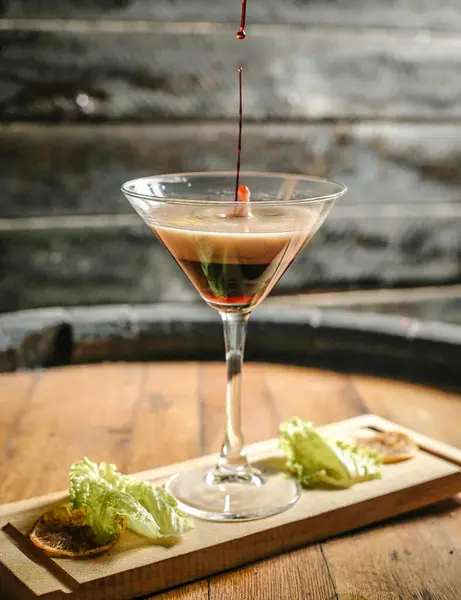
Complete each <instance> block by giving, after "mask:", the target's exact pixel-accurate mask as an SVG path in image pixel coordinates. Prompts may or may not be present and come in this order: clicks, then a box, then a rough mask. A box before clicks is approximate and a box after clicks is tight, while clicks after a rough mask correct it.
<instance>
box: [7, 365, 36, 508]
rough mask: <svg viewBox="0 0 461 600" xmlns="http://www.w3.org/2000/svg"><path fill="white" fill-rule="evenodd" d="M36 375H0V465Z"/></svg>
mask: <svg viewBox="0 0 461 600" xmlns="http://www.w3.org/2000/svg"><path fill="white" fill-rule="evenodd" d="M38 377H39V375H38V374H37V373H17V375H16V377H1V376H0V465H1V464H2V462H4V461H5V460H6V459H7V458H8V456H9V455H10V454H11V452H12V449H11V441H12V438H14V436H15V433H16V430H17V428H18V425H19V422H20V420H21V417H22V415H23V414H24V412H25V411H26V410H27V407H28V404H29V401H30V399H31V397H32V393H33V389H34V385H35V383H36V381H37V379H38ZM0 468H1V467H0ZM0 499H1V496H0ZM0 501H1V500H0Z"/></svg>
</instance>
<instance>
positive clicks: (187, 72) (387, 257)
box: [0, 0, 461, 316]
mask: <svg viewBox="0 0 461 600" xmlns="http://www.w3.org/2000/svg"><path fill="white" fill-rule="evenodd" d="M239 13H240V1H239V0H212V1H211V0H149V1H147V0H48V1H47V0H42V1H40V0H0V16H1V17H2V18H1V19H0V120H1V123H0V282H1V283H0V285H1V293H0V311H8V310H17V309H21V308H32V307H37V306H47V305H60V306H66V305H75V304H100V303H111V302H118V303H120V302H127V303H129V302H155V301H171V300H176V301H178V300H180V301H182V300H184V301H190V300H191V299H193V300H197V297H196V294H195V292H194V291H193V290H192V288H191V285H190V283H189V282H188V281H187V280H186V279H185V277H184V276H183V275H182V273H180V271H179V269H178V267H177V266H176V265H175V263H174V262H173V260H172V259H171V258H170V257H169V256H168V255H167V253H166V252H165V251H164V250H163V249H162V248H161V247H160V246H159V245H158V243H157V242H156V241H155V240H154V239H153V238H152V236H151V235H150V233H149V232H148V231H146V229H145V227H144V225H143V224H142V223H141V222H140V221H139V219H138V217H137V216H136V215H135V214H134V213H133V212H132V210H131V208H130V207H129V205H128V204H127V202H126V201H125V200H124V199H123V198H122V197H121V194H120V193H119V187H120V184H121V183H122V182H123V181H124V180H126V179H129V178H132V177H136V176H141V175H147V174H152V173H155V172H167V171H181V170H203V169H232V168H234V166H235V145H236V135H237V128H236V111H237V76H236V67H237V65H238V64H243V65H244V67H245V114H246V122H245V129H244V152H243V155H242V161H243V167H244V168H249V169H262V170H278V171H281V170H282V171H292V172H302V173H309V174H314V175H320V176H329V177H333V178H336V179H338V180H341V181H343V182H345V183H346V184H347V185H348V187H349V194H348V196H347V197H346V198H345V199H344V200H343V201H341V202H340V203H338V205H337V206H336V208H335V209H334V212H333V213H332V215H331V218H330V220H329V222H327V224H326V225H325V226H324V228H323V229H322V230H321V231H320V232H319V233H318V235H317V237H316V239H315V240H314V241H313V243H312V245H311V246H310V247H308V248H307V249H306V250H305V251H304V252H303V254H302V255H301V256H300V257H299V259H298V260H297V262H296V264H295V265H294V267H293V268H292V269H291V271H289V272H288V273H287V275H286V276H285V277H284V279H283V280H282V282H281V283H280V285H279V286H278V287H277V291H278V292H279V293H280V292H296V291H305V290H310V289H316V290H319V289H323V290H328V289H345V288H359V287H372V288H374V287H387V288H392V287H395V286H420V285H450V284H454V283H458V282H460V281H461V202H460V200H461V77H460V72H461V36H460V32H461V4H460V3H459V1H458V0H438V2H434V1H433V0H347V1H346V0H283V1H280V0H248V19H247V22H248V26H247V33H248V34H249V37H248V39H247V40H245V41H244V42H238V41H237V40H236V39H235V32H236V30H237V29H238V22H239ZM442 316H443V315H442Z"/></svg>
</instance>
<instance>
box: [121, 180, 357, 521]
mask: <svg viewBox="0 0 461 600" xmlns="http://www.w3.org/2000/svg"><path fill="white" fill-rule="evenodd" d="M240 181H241V183H242V184H244V185H245V186H247V187H248V188H249V190H250V193H251V201H250V202H246V203H243V202H236V201H235V173H234V172H203V173H179V174H171V175H158V176H153V177H145V178H141V179H136V180H133V181H128V182H127V183H125V184H124V185H123V186H122V191H123V193H124V194H125V196H126V197H127V199H128V200H129V201H130V203H131V204H132V206H133V208H134V209H135V210H136V212H137V213H138V214H139V215H140V216H141V217H142V218H143V220H144V221H145V222H146V224H147V225H148V227H149V228H150V229H151V230H152V231H153V233H155V234H156V236H157V237H158V238H159V240H160V241H161V242H162V243H163V244H164V245H165V246H166V248H168V250H169V251H170V252H171V254H172V256H173V257H174V259H175V260H176V262H177V263H178V264H179V265H180V266H181V268H182V269H183V271H184V272H185V273H186V274H187V275H188V277H189V279H190V280H191V282H192V283H193V285H194V286H195V287H196V289H197V291H198V292H199V294H200V295H201V296H202V298H203V299H204V300H205V302H206V303H207V304H208V305H209V306H211V307H212V308H214V309H216V310H217V311H218V312H219V314H220V316H221V319H222V321H223V326H224V338H225V348H226V364H227V393H226V418H225V431H224V441H223V444H222V448H221V454H220V457H219V460H218V463H217V464H216V465H214V466H213V465H210V466H209V467H207V468H203V467H199V468H195V469H191V470H185V471H182V472H179V473H176V474H175V475H173V477H172V478H171V479H170V480H169V481H168V482H167V483H166V488H167V489H168V490H169V491H170V492H171V493H172V494H173V496H174V497H175V498H176V500H177V501H178V504H179V506H180V507H181V508H182V509H183V510H185V511H186V512H188V513H189V514H192V515H193V516H196V517H199V518H204V519H210V520H218V521H233V520H244V519H258V518H262V517H266V516H269V515H273V514H276V513H279V512H281V511H283V510H285V509H287V508H289V507H290V506H292V505H293V504H294V503H295V502H296V501H297V499H298V498H299V495H300V489H299V487H298V485H297V483H296V482H295V480H294V479H292V478H289V477H288V476H287V475H286V474H285V473H283V472H282V471H277V470H276V469H274V468H264V467H261V465H260V464H258V465H253V466H252V465H251V464H250V462H249V460H248V457H247V452H246V448H245V444H244V440H243V433H242V427H241V375H242V366H243V352H244V345H245V335H246V327H247V322H248V319H249V316H250V313H251V311H252V309H253V308H255V307H256V306H257V305H258V304H259V303H260V302H262V300H263V299H264V298H265V297H266V296H267V295H268V294H269V292H270V291H271V289H272V288H273V287H274V285H275V284H276V283H277V281H278V280H279V279H280V277H281V276H282V275H283V273H284V272H285V271H286V269H287V268H288V267H289V266H290V264H291V263H292V261H293V260H294V259H295V258H296V256H297V255H298V253H299V252H300V251H301V250H302V249H303V248H304V247H305V245H306V244H307V243H308V242H309V240H310V239H311V238H312V236H313V235H314V234H315V232H316V231H317V230H318V229H319V227H320V226H321V225H322V223H323V222H324V221H325V219H326V217H327V215H328V212H329V211H330V209H331V207H332V205H333V203H334V201H335V200H336V199H337V198H339V197H340V196H342V195H343V194H344V193H345V191H346V188H345V187H344V186H343V185H341V184H338V183H334V182H331V181H326V180H323V179H316V178H312V177H307V176H302V175H285V174H277V173H255V172H245V171H242V172H241V174H240ZM247 197H248V194H247ZM249 401H250V402H251V398H250V399H249ZM172 439H174V437H173V435H172Z"/></svg>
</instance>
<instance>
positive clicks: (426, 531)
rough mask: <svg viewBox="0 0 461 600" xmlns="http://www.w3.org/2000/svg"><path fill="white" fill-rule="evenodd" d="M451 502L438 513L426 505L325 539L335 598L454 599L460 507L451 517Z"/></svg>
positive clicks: (457, 578) (457, 581)
mask: <svg viewBox="0 0 461 600" xmlns="http://www.w3.org/2000/svg"><path fill="white" fill-rule="evenodd" d="M455 507H456V503H455V502H453V503H450V502H448V503H445V504H444V505H442V508H441V510H442V513H441V514H439V515H436V514H434V513H433V512H431V511H429V512H428V514H427V515H425V516H419V517H417V518H416V517H413V518H405V519H401V520H400V522H399V523H398V525H396V524H394V523H392V524H386V525H382V526H379V527H374V528H373V530H372V531H369V530H365V531H362V532H359V533H357V534H354V535H352V536H347V537H345V538H338V539H334V540H331V541H327V542H326V543H324V544H323V552H324V554H325V558H326V560H327V562H328V565H329V568H330V572H331V575H332V577H333V578H334V580H335V586H336V589H338V590H341V594H344V596H343V595H341V596H339V598H343V597H344V599H346V598H347V599H348V600H349V599H351V600H352V598H366V600H394V599H397V598H402V599H404V600H412V599H418V600H429V599H430V600H458V599H459V590H460V587H459V586H460V585H461V579H460V573H461V570H460V567H461V559H460V555H459V539H460V538H459V536H460V533H461V527H460V524H461V519H460V518H459V516H460V515H459V511H458V512H457V518H453V516H454V514H453V515H452V513H451V511H450V508H453V509H454V508H455ZM447 526H448V527H449V532H447V530H446V528H447ZM357 594H360V595H359V596H357Z"/></svg>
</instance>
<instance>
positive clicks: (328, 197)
mask: <svg viewBox="0 0 461 600" xmlns="http://www.w3.org/2000/svg"><path fill="white" fill-rule="evenodd" d="M235 176H236V172H235V171H190V172H181V173H179V172H178V173H162V174H158V175H147V176H145V177H136V178H135V179H130V180H129V181H126V182H125V183H123V184H122V186H121V188H120V189H121V191H122V192H123V193H124V194H125V195H126V196H129V197H132V198H137V199H140V200H145V201H147V202H153V201H156V202H163V203H165V204H183V205H184V204H188V205H205V204H206V205H208V206H210V205H213V204H215V205H219V206H225V205H229V206H233V205H234V203H235V200H234V199H232V200H230V199H229V200H218V199H213V198H210V199H206V198H202V199H193V198H180V197H174V196H172V197H165V196H154V195H153V194H150V195H147V194H142V193H140V192H136V191H133V190H132V189H128V186H130V185H133V184H135V183H138V182H142V181H148V180H155V179H157V180H161V179H162V178H166V177H195V178H197V179H200V178H204V179H205V178H206V177H235ZM240 176H241V177H242V176H243V177H245V176H249V177H266V178H267V179H286V180H289V179H296V180H298V181H304V182H309V181H311V182H313V183H324V184H328V185H330V186H333V187H335V188H336V189H337V191H336V192H333V193H329V194H320V195H316V196H311V197H309V198H302V199H294V200H281V199H280V200H279V199H276V198H274V199H273V200H256V201H255V202H256V203H257V204H258V206H265V205H266V206H274V204H283V205H284V206H286V205H289V204H294V205H296V204H316V203H321V202H325V201H333V200H336V199H338V198H340V197H341V196H343V195H344V194H345V193H346V192H347V187H346V186H345V185H344V184H343V183H339V182H337V181H334V180H332V179H326V178H323V177H315V176H313V175H301V174H298V173H281V172H280V173H279V172H276V171H270V172H266V171H240ZM250 191H251V190H250Z"/></svg>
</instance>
